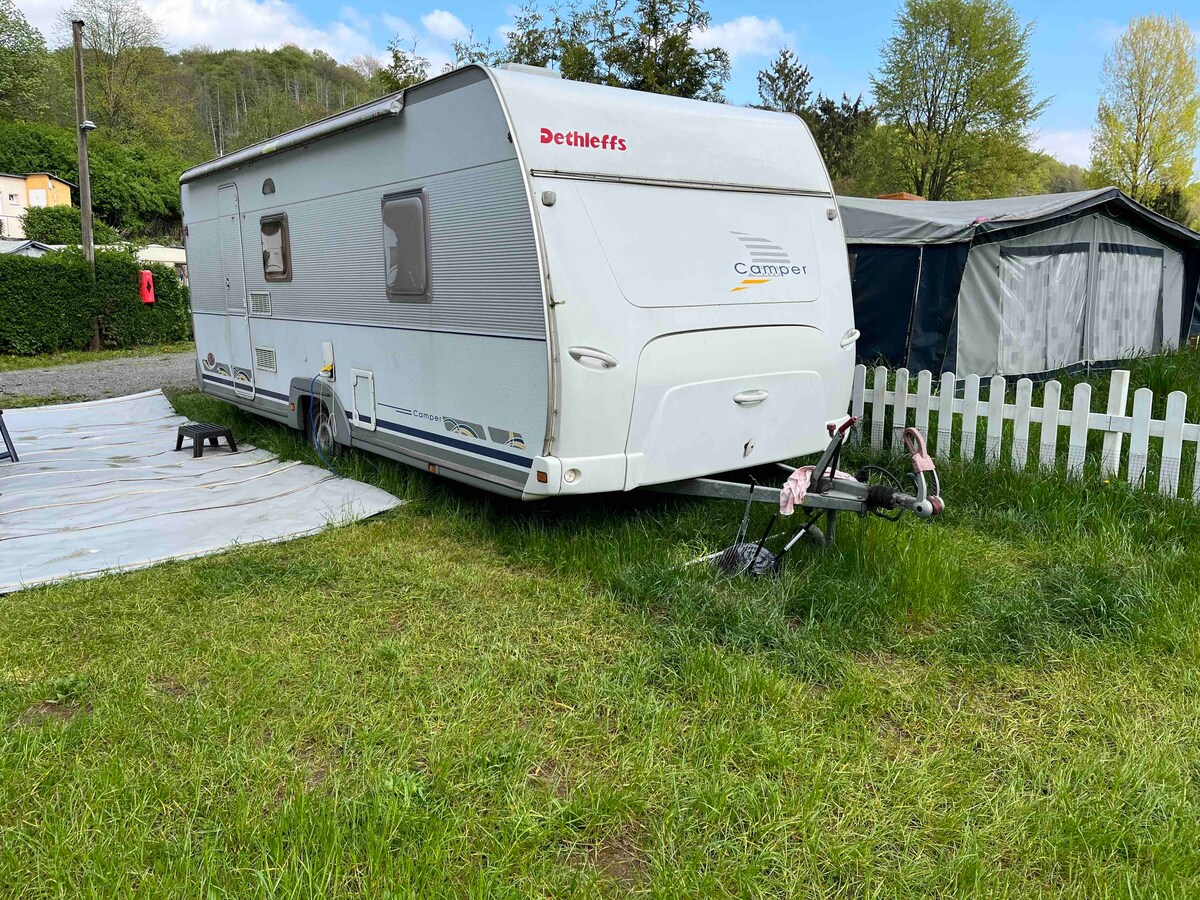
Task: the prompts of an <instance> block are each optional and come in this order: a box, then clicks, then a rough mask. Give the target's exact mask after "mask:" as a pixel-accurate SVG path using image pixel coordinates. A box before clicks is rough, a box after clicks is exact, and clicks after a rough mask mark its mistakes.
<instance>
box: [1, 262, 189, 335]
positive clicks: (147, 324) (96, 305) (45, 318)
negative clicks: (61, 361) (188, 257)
mask: <svg viewBox="0 0 1200 900" xmlns="http://www.w3.org/2000/svg"><path fill="white" fill-rule="evenodd" d="M140 268H142V266H141V264H139V263H138V262H137V260H136V259H135V258H134V257H133V256H132V255H131V254H129V253H126V252H124V251H116V250H107V251H100V252H99V253H97V254H96V275H95V278H94V279H93V277H92V272H91V270H90V269H89V267H88V264H87V261H86V260H85V259H84V258H83V254H82V253H81V252H79V251H78V250H63V251H60V252H57V253H47V254H46V255H45V256H43V257H41V258H32V257H25V256H0V353H12V354H19V355H29V354H34V353H50V352H54V351H58V350H81V349H83V348H84V347H87V346H88V344H89V343H90V342H91V340H92V334H93V322H94V320H97V318H98V322H97V324H98V327H99V331H100V338H101V343H102V344H103V345H104V346H106V347H114V348H116V347H133V346H137V345H138V344H154V343H166V342H169V341H179V340H185V339H186V338H187V337H188V336H189V335H190V333H191V321H190V318H189V313H188V295H187V288H185V287H183V286H181V285H180V284H179V282H178V279H176V277H175V273H174V272H173V271H172V270H171V269H170V268H169V267H167V266H162V265H155V266H151V267H150V268H151V271H152V272H154V286H155V294H156V302H155V303H154V304H153V305H145V304H143V303H142V302H141V299H140V297H139V295H138V274H137V273H138V270H139V269H140Z"/></svg>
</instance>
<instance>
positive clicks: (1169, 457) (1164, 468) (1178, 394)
mask: <svg viewBox="0 0 1200 900" xmlns="http://www.w3.org/2000/svg"><path fill="white" fill-rule="evenodd" d="M1186 416H1187V394H1185V393H1184V392H1183V391H1171V393H1170V394H1168V395H1167V415H1166V422H1165V425H1164V428H1163V452H1162V465H1161V466H1160V467H1159V470H1158V492H1159V493H1160V494H1166V495H1167V496H1168V497H1174V496H1175V495H1176V494H1177V493H1178V492H1179V460H1180V457H1182V456H1183V422H1184V419H1185V417H1186Z"/></svg>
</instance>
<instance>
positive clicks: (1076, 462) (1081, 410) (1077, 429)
mask: <svg viewBox="0 0 1200 900" xmlns="http://www.w3.org/2000/svg"><path fill="white" fill-rule="evenodd" d="M1091 414H1092V386H1091V385H1090V384H1088V383H1087V382H1086V381H1081V382H1080V383H1079V384H1077V385H1075V396H1074V397H1073V398H1072V400H1071V430H1070V432H1069V433H1068V436H1067V475H1068V476H1071V477H1075V476H1079V475H1082V474H1083V464H1084V463H1085V462H1086V461H1087V436H1088V417H1089V416H1090V415H1091Z"/></svg>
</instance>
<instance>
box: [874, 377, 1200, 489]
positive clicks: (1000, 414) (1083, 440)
mask: <svg viewBox="0 0 1200 900" xmlns="http://www.w3.org/2000/svg"><path fill="white" fill-rule="evenodd" d="M889 374H891V373H890V372H889V370H888V369H887V368H886V367H884V366H879V367H877V368H876V369H874V370H873V373H872V378H871V383H870V385H868V384H867V367H866V366H861V365H860V366H857V367H856V368H855V370H854V390H853V393H852V394H851V404H850V411H851V413H852V414H853V415H855V416H858V418H859V421H860V423H861V424H860V427H859V435H860V439H861V440H868V439H869V440H870V443H871V446H872V447H873V448H874V449H876V450H882V449H884V448H885V446H889V447H890V448H892V449H895V450H900V449H902V448H901V444H900V435H901V433H902V432H903V431H904V428H905V427H906V426H908V425H915V426H916V427H917V428H919V429H920V430H921V432H922V433H923V434H925V435H926V439H927V442H928V443H929V445H930V446H929V449H930V452H931V453H932V454H933V455H934V456H935V458H937V459H949V458H951V456H957V457H958V458H961V459H965V460H971V459H974V457H975V454H976V451H977V444H978V443H979V441H978V437H979V434H980V432H981V431H982V433H983V435H984V440H983V447H982V453H983V459H984V460H985V461H987V462H988V463H991V464H999V463H1001V462H1003V461H1007V462H1009V463H1011V465H1012V467H1013V468H1015V469H1017V470H1024V469H1025V468H1026V467H1027V464H1028V456H1029V451H1030V450H1031V444H1030V426H1031V425H1033V424H1038V425H1040V426H1043V427H1040V428H1039V429H1038V432H1039V438H1038V442H1037V465H1038V466H1039V467H1040V468H1043V469H1051V468H1053V467H1055V466H1056V465H1057V463H1058V458H1059V439H1060V438H1061V435H1060V430H1061V429H1063V428H1065V429H1067V445H1066V453H1065V457H1066V462H1065V464H1066V471H1067V474H1068V475H1069V476H1072V477H1075V476H1079V475H1081V474H1082V473H1083V471H1084V465H1085V463H1086V461H1087V445H1088V435H1089V434H1095V433H1097V432H1099V433H1100V434H1102V435H1103V439H1102V441H1101V449H1100V454H1099V466H1100V473H1101V474H1102V475H1103V476H1104V477H1105V478H1116V477H1118V476H1119V475H1120V473H1121V472H1122V471H1123V472H1124V473H1125V477H1126V478H1127V479H1128V480H1129V483H1130V484H1133V485H1136V486H1146V481H1147V473H1148V468H1149V463H1150V461H1151V459H1152V454H1151V441H1152V440H1153V441H1155V445H1154V448H1153V449H1154V450H1155V451H1160V452H1156V453H1155V454H1153V456H1154V457H1155V458H1157V459H1158V461H1159V462H1158V467H1157V468H1158V492H1159V493H1160V494H1165V495H1167V496H1170V497H1175V496H1179V480H1180V474H1181V471H1182V467H1183V466H1182V463H1183V459H1184V457H1185V453H1184V445H1185V444H1188V443H1190V444H1197V443H1200V425H1197V424H1195V423H1189V422H1187V421H1186V416H1187V403H1188V398H1187V394H1185V393H1183V392H1182V391H1173V392H1172V393H1171V394H1169V395H1168V396H1167V406H1166V418H1165V419H1155V418H1151V415H1150V413H1151V408H1152V406H1153V400H1154V394H1153V392H1152V391H1151V390H1150V389H1149V388H1139V389H1138V390H1137V391H1134V394H1133V410H1132V412H1130V411H1129V410H1128V402H1129V372H1127V371H1125V370H1123V369H1115V370H1113V372H1112V374H1111V380H1110V381H1109V386H1108V399H1107V402H1106V404H1105V411H1104V412H1093V411H1092V386H1091V385H1090V384H1077V385H1076V386H1075V390H1074V393H1073V395H1072V397H1071V403H1070V406H1069V407H1064V406H1063V402H1062V401H1063V397H1062V385H1060V384H1059V383H1058V382H1057V381H1047V382H1045V383H1043V384H1042V385H1040V390H1041V399H1042V404H1041V406H1034V405H1033V398H1034V383H1033V382H1032V381H1031V380H1030V379H1028V378H1021V379H1018V380H1017V383H1016V395H1015V398H1014V399H1015V402H1013V403H1009V402H1007V397H1006V394H1007V391H1008V385H1009V382H1008V380H1007V379H1005V378H1004V377H1003V376H1002V375H995V376H992V377H991V378H990V379H987V382H988V383H987V396H986V397H981V396H980V385H981V380H980V378H979V376H978V375H968V376H966V377H965V378H962V379H957V378H956V377H955V375H954V374H953V373H951V372H946V373H944V374H942V376H941V377H940V378H939V379H938V380H937V390H936V391H935V390H934V376H933V374H932V373H931V372H928V371H923V372H920V373H918V375H917V379H916V390H915V391H914V390H912V389H911V387H912V385H911V376H910V373H909V371H908V370H907V369H897V370H896V371H895V373H894V379H893V384H892V385H891V386H889ZM960 384H961V387H959V385H960ZM889 407H890V408H891V412H892V415H891V416H890V417H889V416H888V408H889ZM931 413H933V414H934V415H935V416H936V417H937V425H936V430H935V431H934V432H933V433H930V431H929V420H930V414H931ZM1005 422H1011V423H1012V428H1011V430H1010V431H1009V432H1008V433H1006V429H1005ZM1052 426H1053V427H1052ZM868 433H869V438H868V437H867V434H868ZM889 434H890V440H885V439H886V438H888V437H889ZM1127 436H1128V438H1129V441H1128V455H1127V459H1125V465H1124V466H1122V460H1123V451H1124V448H1125V446H1126V442H1125V438H1126V437H1127ZM1160 442H1161V443H1160ZM1006 445H1007V447H1008V450H1007V452H1005V446H1006ZM956 448H957V453H956V452H955V450H956ZM1187 457H1188V458H1189V459H1195V458H1196V455H1195V453H1194V452H1190V453H1188V454H1187ZM1190 496H1191V498H1192V499H1194V500H1200V464H1197V465H1194V466H1193V476H1192V490H1191V494H1190Z"/></svg>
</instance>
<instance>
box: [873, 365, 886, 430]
mask: <svg viewBox="0 0 1200 900" xmlns="http://www.w3.org/2000/svg"><path fill="white" fill-rule="evenodd" d="M887 382H888V370H887V368H886V367H884V366H876V367H875V375H874V377H873V378H872V379H871V391H872V394H873V398H872V401H871V449H872V450H882V449H883V420H884V418H885V417H886V415H887V404H886V402H885V401H886V397H887Z"/></svg>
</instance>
